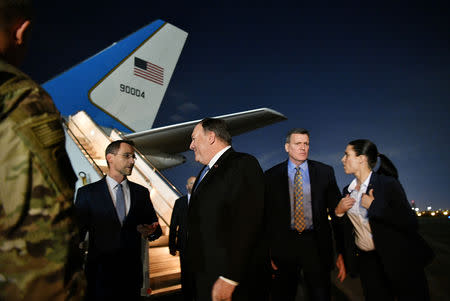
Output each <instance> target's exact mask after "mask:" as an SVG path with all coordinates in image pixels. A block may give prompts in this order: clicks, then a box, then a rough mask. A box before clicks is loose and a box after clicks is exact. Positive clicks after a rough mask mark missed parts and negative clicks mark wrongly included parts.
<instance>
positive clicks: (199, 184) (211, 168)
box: [186, 118, 268, 301]
mask: <svg viewBox="0 0 450 301" xmlns="http://www.w3.org/2000/svg"><path fill="white" fill-rule="evenodd" d="M191 137H192V142H191V146H190V148H191V150H193V151H194V152H195V160H196V161H198V162H200V163H202V164H204V165H205V166H204V167H203V169H202V170H201V173H200V174H199V176H198V177H197V180H196V182H195V184H194V190H193V192H192V195H191V200H190V202H189V212H188V240H187V250H186V259H187V261H188V265H189V267H188V270H189V276H190V281H191V283H192V286H193V288H194V298H195V300H196V301H203V300H208V301H209V300H211V299H212V300H231V298H233V301H236V300H264V298H265V295H266V294H265V291H264V289H265V288H267V285H264V284H263V283H261V281H262V278H263V275H264V259H266V260H267V263H268V258H267V249H264V248H263V243H264V235H263V230H264V226H263V213H264V176H263V172H262V170H261V167H260V166H259V163H258V161H257V160H256V159H255V158H254V157H253V156H251V155H249V154H244V153H238V152H235V151H234V150H233V149H232V148H231V136H230V134H229V133H228V131H227V129H226V124H225V122H224V121H223V120H220V119H212V118H206V119H203V120H202V121H201V122H200V123H198V124H197V125H196V126H195V128H194V130H193V132H192V135H191ZM265 251H266V252H265ZM265 255H266V257H265ZM258 285H259V286H258Z"/></svg>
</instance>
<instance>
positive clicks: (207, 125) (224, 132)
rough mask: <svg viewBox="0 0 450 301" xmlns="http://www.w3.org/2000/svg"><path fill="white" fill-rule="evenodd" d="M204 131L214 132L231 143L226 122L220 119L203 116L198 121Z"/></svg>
mask: <svg viewBox="0 0 450 301" xmlns="http://www.w3.org/2000/svg"><path fill="white" fill-rule="evenodd" d="M200 124H201V125H202V127H203V130H204V131H210V132H214V134H216V136H217V137H219V139H220V140H222V141H223V142H225V143H227V144H228V145H231V135H230V133H229V132H228V128H227V124H226V123H225V121H223V120H222V119H218V118H205V119H203V120H202V121H200Z"/></svg>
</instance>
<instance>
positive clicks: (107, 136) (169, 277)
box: [64, 111, 181, 296]
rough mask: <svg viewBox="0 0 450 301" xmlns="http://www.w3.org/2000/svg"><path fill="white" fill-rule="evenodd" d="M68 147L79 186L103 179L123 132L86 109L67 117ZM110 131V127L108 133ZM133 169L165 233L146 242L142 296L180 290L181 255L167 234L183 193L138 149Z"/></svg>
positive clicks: (134, 177)
mask: <svg viewBox="0 0 450 301" xmlns="http://www.w3.org/2000/svg"><path fill="white" fill-rule="evenodd" d="M64 124H65V131H66V149H67V151H68V152H69V153H70V158H71V161H72V165H73V167H74V169H75V172H76V173H77V175H78V177H79V180H78V182H77V188H78V187H80V186H82V185H85V184H88V183H91V182H95V181H97V180H99V179H101V178H102V177H103V176H104V174H106V171H107V168H108V167H107V164H106V160H105V155H104V153H105V149H106V147H107V146H108V144H109V143H110V142H112V141H115V140H119V139H122V134H121V132H119V131H117V130H115V129H113V130H107V129H103V128H101V127H100V126H98V125H97V124H96V123H95V122H94V121H93V120H92V119H91V118H90V117H89V116H88V115H87V114H86V113H85V112H84V111H80V112H78V113H77V114H75V115H72V116H70V117H69V118H68V119H67V120H66V121H65V123H64ZM107 131H110V132H109V133H107ZM136 156H137V158H136V160H135V166H134V169H133V173H132V174H131V176H129V177H128V178H129V179H130V180H131V181H133V182H136V183H139V184H141V185H143V186H145V187H147V188H148V190H149V191H150V198H151V200H152V204H153V207H154V208H155V211H156V213H157V215H158V218H159V223H160V225H161V228H162V230H163V235H162V236H161V237H160V238H159V239H157V240H156V241H154V242H150V243H143V244H142V245H143V249H142V255H143V263H144V266H143V270H144V281H143V286H142V290H141V295H142V296H148V295H152V296H153V295H160V294H168V293H171V292H174V291H177V290H180V288H181V285H180V264H179V257H178V256H172V255H170V254H169V249H168V234H169V225H170V218H171V214H172V209H173V206H174V203H175V200H176V199H177V198H178V197H179V196H180V195H181V194H180V192H179V191H178V190H177V189H176V188H175V186H173V185H172V184H171V183H170V182H169V181H168V180H167V179H166V178H165V177H164V176H163V175H162V174H161V173H160V172H159V171H158V170H157V169H156V168H155V167H154V166H153V165H152V164H151V162H150V161H148V159H147V158H146V157H145V156H144V155H143V154H141V153H140V152H139V150H136Z"/></svg>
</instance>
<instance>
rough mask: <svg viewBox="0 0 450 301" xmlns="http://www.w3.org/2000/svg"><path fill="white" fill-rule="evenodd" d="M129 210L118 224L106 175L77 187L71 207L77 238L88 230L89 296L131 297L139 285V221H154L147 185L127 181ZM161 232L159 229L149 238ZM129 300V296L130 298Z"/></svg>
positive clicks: (87, 272)
mask: <svg viewBox="0 0 450 301" xmlns="http://www.w3.org/2000/svg"><path fill="white" fill-rule="evenodd" d="M128 185H129V188H130V210H129V212H128V214H127V216H126V218H125V220H124V222H123V225H121V224H120V222H119V219H118V216H117V213H116V209H115V207H114V203H113V201H112V199H111V195H110V192H109V190H108V185H107V183H106V178H103V179H101V180H100V181H97V182H95V183H92V184H88V185H86V186H83V187H81V188H80V189H79V190H78V193H77V197H76V201H75V208H76V213H77V221H78V225H79V227H80V234H81V239H84V236H85V235H86V232H87V231H89V247H88V256H87V263H86V274H87V280H88V295H89V298H91V299H102V298H107V297H109V296H112V297H117V296H122V295H121V294H122V293H123V294H124V295H125V296H130V297H131V296H132V295H136V293H139V291H140V287H141V284H142V261H141V234H140V233H139V232H138V231H137V230H136V227H137V226H138V225H140V224H152V223H153V222H156V221H158V218H157V216H156V213H155V210H154V209H153V205H152V203H151V201H150V195H149V191H148V189H147V188H145V187H143V186H141V185H139V184H136V183H133V182H130V181H128ZM160 235H161V232H160V229H159V231H157V232H155V233H154V235H153V237H151V238H152V239H156V238H157V237H159V236H160ZM130 299H131V298H130Z"/></svg>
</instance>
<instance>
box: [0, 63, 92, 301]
mask: <svg viewBox="0 0 450 301" xmlns="http://www.w3.org/2000/svg"><path fill="white" fill-rule="evenodd" d="M0 145H1V151H0V164H1V170H0V300H8V301H9V300H33V301H35V300H80V299H81V296H82V295H83V294H84V287H85V280H84V276H83V273H82V272H81V269H80V267H81V261H80V260H79V257H80V256H79V254H80V252H78V250H77V246H76V241H77V240H78V236H77V235H78V233H77V230H76V227H75V224H74V221H73V213H72V210H73V193H74V183H75V182H74V181H75V175H74V172H73V169H72V166H71V165H70V161H69V159H68V156H67V153H66V150H65V135H64V130H63V128H62V123H61V117H60V114H59V112H58V110H57V109H56V107H55V105H54V104H53V101H52V99H51V98H50V96H49V95H48V94H47V93H46V92H45V91H44V90H43V89H42V88H41V87H40V86H39V85H38V84H37V83H35V82H34V81H32V80H31V79H30V78H29V77H28V76H27V75H25V74H24V73H22V72H21V71H19V70H18V69H16V68H15V67H13V66H11V65H9V64H7V63H5V62H4V61H2V60H1V59H0Z"/></svg>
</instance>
